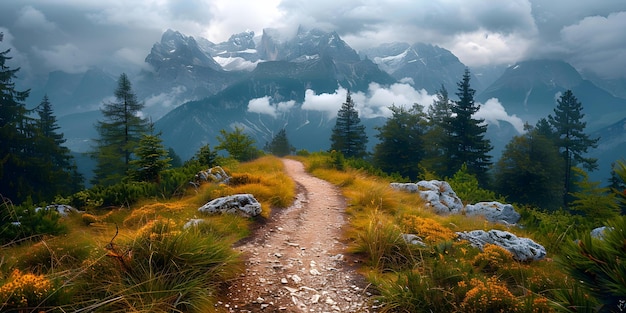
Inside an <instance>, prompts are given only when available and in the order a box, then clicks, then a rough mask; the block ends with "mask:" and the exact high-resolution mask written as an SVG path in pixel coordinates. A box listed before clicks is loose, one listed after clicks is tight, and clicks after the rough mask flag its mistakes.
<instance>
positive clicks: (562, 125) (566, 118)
mask: <svg viewBox="0 0 626 313" xmlns="http://www.w3.org/2000/svg"><path fill="white" fill-rule="evenodd" d="M584 117H585V114H583V113H582V104H581V103H580V102H578V99H576V97H575V96H574V94H573V93H572V91H571V90H567V91H565V93H563V94H562V95H561V97H560V98H559V99H558V100H557V107H556V108H555V109H554V115H549V116H548V121H549V123H550V125H551V126H552V127H553V129H554V130H555V142H556V145H557V146H558V147H559V148H560V150H561V154H562V157H563V160H564V161H565V169H564V174H563V177H564V186H563V190H564V197H563V205H564V206H565V207H567V205H568V202H569V194H570V192H571V186H572V183H573V179H572V168H573V167H575V166H578V165H579V164H580V165H582V167H583V168H584V169H586V170H588V171H593V170H595V169H596V168H597V167H598V165H597V160H596V159H593V158H585V157H584V156H583V155H584V154H585V153H587V150H588V149H589V148H596V147H597V146H598V140H600V138H595V139H591V138H589V135H587V134H585V132H584V130H585V127H586V126H587V123H586V122H583V118H584Z"/></svg>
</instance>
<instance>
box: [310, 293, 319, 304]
mask: <svg viewBox="0 0 626 313" xmlns="http://www.w3.org/2000/svg"><path fill="white" fill-rule="evenodd" d="M319 301H320V295H318V294H314V295H313V296H311V303H317V302H319Z"/></svg>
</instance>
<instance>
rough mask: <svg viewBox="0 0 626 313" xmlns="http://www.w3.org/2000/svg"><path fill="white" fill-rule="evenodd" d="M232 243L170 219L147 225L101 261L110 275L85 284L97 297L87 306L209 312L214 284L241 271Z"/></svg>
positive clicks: (93, 308)
mask: <svg viewBox="0 0 626 313" xmlns="http://www.w3.org/2000/svg"><path fill="white" fill-rule="evenodd" d="M231 243H232V241H230V240H224V238H222V237H219V236H217V235H216V234H215V233H213V232H206V231H203V229H202V228H199V227H191V228H189V229H184V230H183V229H181V227H179V226H177V225H176V224H175V223H173V222H172V221H171V220H164V219H158V220H156V221H154V222H151V223H149V224H147V225H146V226H144V227H143V228H142V229H141V230H140V231H139V232H138V235H137V237H136V238H134V239H133V240H132V241H130V242H128V243H127V244H126V245H123V246H124V247H125V248H120V247H117V248H116V247H112V248H111V251H110V252H109V255H108V257H107V258H106V259H103V260H102V262H104V263H105V264H104V266H105V267H106V268H108V270H110V271H112V273H109V274H108V281H109V283H108V284H107V285H106V286H104V285H99V284H102V282H103V281H106V279H103V278H102V277H100V278H99V279H96V281H97V282H94V283H91V284H90V283H88V282H87V283H86V285H87V286H89V287H91V288H93V290H95V292H96V293H99V294H100V295H99V297H98V299H99V300H98V301H97V302H93V303H90V304H89V305H87V306H86V307H87V308H89V309H90V310H97V311H106V312H128V311H133V312H207V311H210V310H212V309H213V305H214V303H215V301H216V300H215V299H216V296H217V288H218V285H219V283H220V282H223V281H225V280H226V279H229V278H232V277H234V276H235V275H236V274H237V273H238V272H239V270H240V266H239V264H240V261H239V258H238V256H237V254H236V253H235V252H233V251H232V250H231V249H230V244H231ZM92 274H93V273H92ZM102 274H104V273H102ZM92 295H93V293H92ZM84 300H85V301H84V302H83V303H88V300H87V299H84Z"/></svg>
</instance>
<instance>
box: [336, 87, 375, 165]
mask: <svg viewBox="0 0 626 313" xmlns="http://www.w3.org/2000/svg"><path fill="white" fill-rule="evenodd" d="M330 142H331V144H330V150H331V151H332V150H335V151H337V152H341V153H342V154H343V155H344V156H345V157H347V158H361V157H364V156H365V155H366V154H367V152H366V145H367V135H366V134H365V126H364V125H363V124H361V119H360V118H359V112H357V110H356V108H355V104H354V101H352V97H351V96H350V92H349V91H348V95H347V96H346V102H344V103H343V104H342V105H341V109H339V112H338V113H337V121H336V122H335V126H334V127H333V130H332V134H331V136H330Z"/></svg>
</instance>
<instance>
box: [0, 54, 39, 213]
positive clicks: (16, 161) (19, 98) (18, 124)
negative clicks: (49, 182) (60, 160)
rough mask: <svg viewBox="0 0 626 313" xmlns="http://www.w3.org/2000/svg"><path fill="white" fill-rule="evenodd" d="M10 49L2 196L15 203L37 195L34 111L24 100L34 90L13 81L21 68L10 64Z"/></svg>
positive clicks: (0, 154)
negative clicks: (33, 164) (33, 156)
mask: <svg viewBox="0 0 626 313" xmlns="http://www.w3.org/2000/svg"><path fill="white" fill-rule="evenodd" d="M9 52H10V50H6V51H2V52H0V138H2V144H0V194H2V196H4V197H6V198H8V199H10V200H11V201H13V202H15V203H20V202H21V201H23V200H25V199H26V198H27V197H28V196H29V195H31V194H32V192H33V186H32V181H30V179H29V177H28V175H32V174H33V173H32V172H31V170H32V168H31V169H29V167H30V165H31V164H30V161H29V160H30V158H31V157H30V155H31V154H32V152H33V149H34V146H33V145H32V137H33V134H34V133H35V129H34V122H33V119H32V118H30V117H29V114H30V111H29V110H28V109H26V105H25V104H24V101H25V100H26V98H28V94H29V92H30V90H25V91H18V90H16V89H15V83H14V81H13V79H14V78H16V73H17V72H18V71H19V70H20V69H19V68H16V69H11V68H9V67H8V66H7V64H6V62H7V61H8V60H10V59H11V57H9V56H8V54H9Z"/></svg>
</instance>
